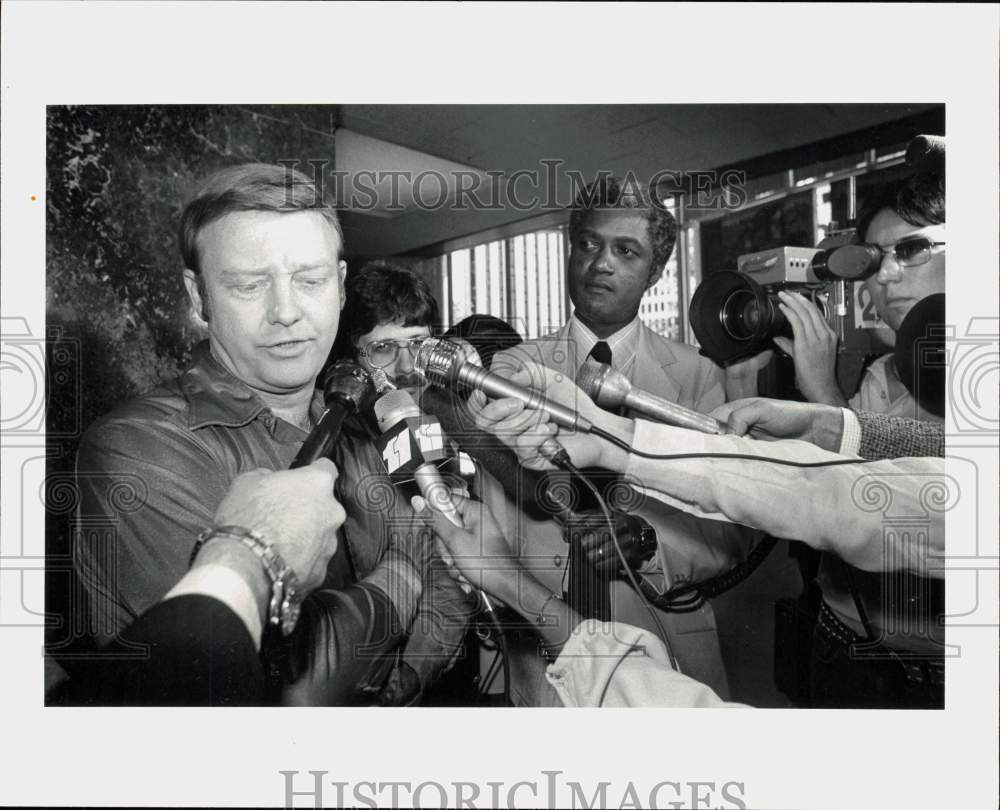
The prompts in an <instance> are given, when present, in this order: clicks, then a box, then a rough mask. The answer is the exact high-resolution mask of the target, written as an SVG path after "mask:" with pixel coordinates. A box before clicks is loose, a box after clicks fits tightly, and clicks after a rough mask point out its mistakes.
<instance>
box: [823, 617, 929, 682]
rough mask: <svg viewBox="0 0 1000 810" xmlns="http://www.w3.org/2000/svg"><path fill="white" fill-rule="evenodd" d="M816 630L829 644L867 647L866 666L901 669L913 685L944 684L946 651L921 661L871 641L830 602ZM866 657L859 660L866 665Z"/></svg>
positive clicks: (860, 657) (924, 656) (925, 655)
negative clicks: (843, 620) (886, 666)
mask: <svg viewBox="0 0 1000 810" xmlns="http://www.w3.org/2000/svg"><path fill="white" fill-rule="evenodd" d="M816 630H817V632H819V633H821V634H822V635H823V637H825V638H826V639H828V640H829V641H834V642H837V643H839V644H840V645H841V646H844V647H848V648H853V647H854V646H855V645H864V646H865V647H866V648H867V649H868V650H869V651H870V654H871V657H870V658H869V660H868V661H867V662H866V663H870V664H884V665H889V666H898V667H900V668H901V669H902V670H903V674H904V676H905V677H906V680H907V681H909V682H910V683H914V684H928V685H930V686H942V685H943V684H944V653H943V652H942V653H940V654H938V655H931V656H928V655H927V654H923V655H922V657H920V658H914V657H912V655H913V654H912V653H907V652H904V651H900V650H897V649H894V648H893V647H890V646H888V645H886V644H882V643H873V642H871V641H868V640H867V639H865V638H864V637H863V636H860V635H858V634H857V633H855V632H854V630H852V629H851V628H850V627H848V626H847V625H846V624H844V623H843V622H842V621H841V620H840V619H839V618H838V617H837V615H836V614H835V613H834V612H833V611H832V610H831V609H830V607H829V606H828V605H827V604H826V602H822V601H821V602H820V606H819V611H818V613H817V617H816ZM865 658H866V656H864V655H861V656H858V657H856V658H855V660H856V661H858V662H862V661H865Z"/></svg>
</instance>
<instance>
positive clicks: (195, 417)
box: [180, 340, 323, 430]
mask: <svg viewBox="0 0 1000 810" xmlns="http://www.w3.org/2000/svg"><path fill="white" fill-rule="evenodd" d="M193 356H194V360H193V362H192V363H191V366H190V367H189V368H188V370H187V371H185V372H184V373H183V374H182V375H181V378H180V385H181V390H182V391H183V392H184V396H185V398H186V399H187V402H188V427H189V428H191V429H192V430H197V429H198V428H202V427H207V426H209V425H221V426H223V427H242V426H243V425H247V424H249V423H250V422H252V421H253V420H254V419H256V418H257V417H258V416H260V415H261V414H262V413H267V414H270V410H269V409H268V408H267V406H266V405H264V403H263V402H261V400H260V398H259V397H258V396H257V395H256V394H255V393H254V392H253V390H252V389H251V388H250V386H248V385H247V384H246V383H245V382H243V381H242V380H240V379H238V378H237V377H235V376H233V374H232V373H231V372H229V371H228V370H227V369H225V368H224V367H223V366H222V364H221V363H220V362H219V361H218V360H216V359H215V357H213V356H212V352H211V350H210V349H209V345H208V341H207V340H205V341H202V342H201V343H199V344H198V345H197V346H195V348H194V351H193ZM322 404H323V403H322V395H321V393H320V392H319V391H317V392H316V394H315V395H314V397H313V401H312V404H311V406H310V414H311V415H312V416H313V419H314V420H315V418H316V416H317V409H318V410H319V412H322Z"/></svg>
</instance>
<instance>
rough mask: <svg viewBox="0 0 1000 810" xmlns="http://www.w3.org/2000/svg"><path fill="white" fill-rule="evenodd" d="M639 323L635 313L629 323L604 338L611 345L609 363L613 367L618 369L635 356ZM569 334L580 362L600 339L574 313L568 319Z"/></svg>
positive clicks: (637, 345)
mask: <svg viewBox="0 0 1000 810" xmlns="http://www.w3.org/2000/svg"><path fill="white" fill-rule="evenodd" d="M639 323H640V321H639V316H638V315H636V316H635V318H633V319H632V321H631V322H630V323H628V324H626V325H625V326H623V327H622V328H621V329H619V330H618V331H617V332H615V333H614V334H612V335H608V337H606V338H605V339H604V342H605V343H607V344H608V346H610V347H611V361H612V362H611V365H612V366H613V367H614V368H616V369H619V370H620V369H622V368H623V367H624V366H626V365H627V364H628V363H630V362H631V361H632V360H633V359H634V358H635V352H636V349H637V348H638V347H639ZM569 336H570V338H571V339H572V340H573V341H574V342H575V344H576V352H577V357H579V358H581V362H582V358H585V357H587V355H589V354H590V351H591V349H593V348H594V346H595V345H596V344H597V342H598V341H599V340H600V338H598V337H597V335H595V334H594V333H593V332H592V331H591V330H590V327H588V326H587V325H586V324H585V323H584V322H583V321H581V320H580V319H579V318H577V317H576V315H575V314H574V315H573V317H571V318H570V319H569Z"/></svg>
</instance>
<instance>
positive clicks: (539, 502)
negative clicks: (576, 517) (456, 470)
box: [420, 388, 572, 520]
mask: <svg viewBox="0 0 1000 810" xmlns="http://www.w3.org/2000/svg"><path fill="white" fill-rule="evenodd" d="M420 407H421V408H422V409H423V411H424V413H427V414H430V415H432V416H436V417H437V418H438V419H439V420H440V423H441V429H442V430H443V431H444V434H445V436H447V437H448V439H450V440H452V441H453V442H454V443H455V444H456V445H457V446H458V448H459V449H460V450H461V451H462V452H464V453H466V454H467V455H468V456H470V457H471V458H473V459H474V460H475V461H477V462H478V463H479V464H480V465H482V467H483V469H485V470H486V471H487V472H489V473H490V474H491V475H492V476H493V477H494V478H495V479H496V480H497V482H498V483H499V484H500V486H501V487H503V489H504V491H505V492H506V493H507V494H508V495H510V496H512V497H514V498H516V499H517V501H518V503H519V504H520V506H521V507H522V508H524V509H525V511H526V512H527V513H528V514H529V515H531V516H532V517H534V518H535V519H537V520H544V519H548V518H552V517H557V518H560V519H561V520H566V519H568V518H569V517H570V516H571V515H572V513H571V511H570V510H569V509H567V508H566V507H565V506H564V505H563V504H562V503H561V502H560V501H559V500H558V498H557V495H558V494H559V493H558V492H557V491H556V490H553V491H550V485H551V483H552V476H553V473H551V472H547V473H543V472H539V471H537V470H532V469H529V468H528V467H522V466H521V464H520V462H519V461H518V459H517V456H516V455H515V454H514V451H513V450H511V449H510V448H508V447H507V446H506V445H505V444H503V442H502V441H500V439H498V438H497V437H496V436H494V435H493V434H492V433H487V432H486V431H485V430H483V429H482V428H480V427H478V426H477V425H476V424H475V422H474V421H473V418H472V414H470V413H469V412H468V410H467V408H466V406H465V403H464V402H463V401H462V400H461V399H460V398H459V396H458V395H457V394H456V393H455V392H454V391H453V390H451V389H449V388H425V389H424V390H423V392H422V393H421V396H420ZM551 441H553V442H555V439H552V440H551Z"/></svg>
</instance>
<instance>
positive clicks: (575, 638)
mask: <svg viewBox="0 0 1000 810" xmlns="http://www.w3.org/2000/svg"><path fill="white" fill-rule="evenodd" d="M545 677H546V678H547V679H548V682H549V683H550V684H552V687H553V688H554V689H555V690H556V693H557V694H558V695H559V698H560V700H562V702H563V705H564V706H569V707H598V706H604V707H628V706H636V707H667V708H712V707H743V704H740V703H727V702H726V701H724V700H722V698H720V697H719V696H718V695H717V694H716V693H715V692H713V691H712V690H711V689H710V688H709V687H707V686H705V684H703V683H700V682H699V681H696V680H694V679H693V678H689V677H687V676H686V675H682V674H681V673H680V672H677V671H676V670H675V669H673V668H672V667H671V666H670V659H669V657H668V655H667V650H666V648H665V647H664V646H663V642H662V641H661V640H660V639H659V638H658V637H657V636H655V635H654V634H653V633H650V632H649V631H648V630H641V629H640V628H638V627H632V626H631V625H628V624H621V623H620V622H601V621H598V620H597V619H587V620H585V621H583V622H581V623H580V624H579V625H578V626H577V628H576V629H575V630H574V631H573V634H572V635H571V636H570V638H569V640H568V641H567V642H566V645H565V646H564V647H563V649H562V652H561V653H560V654H559V658H557V659H556V662H555V663H554V664H551V665H550V666H549V667H548V669H547V670H546V673H545Z"/></svg>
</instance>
